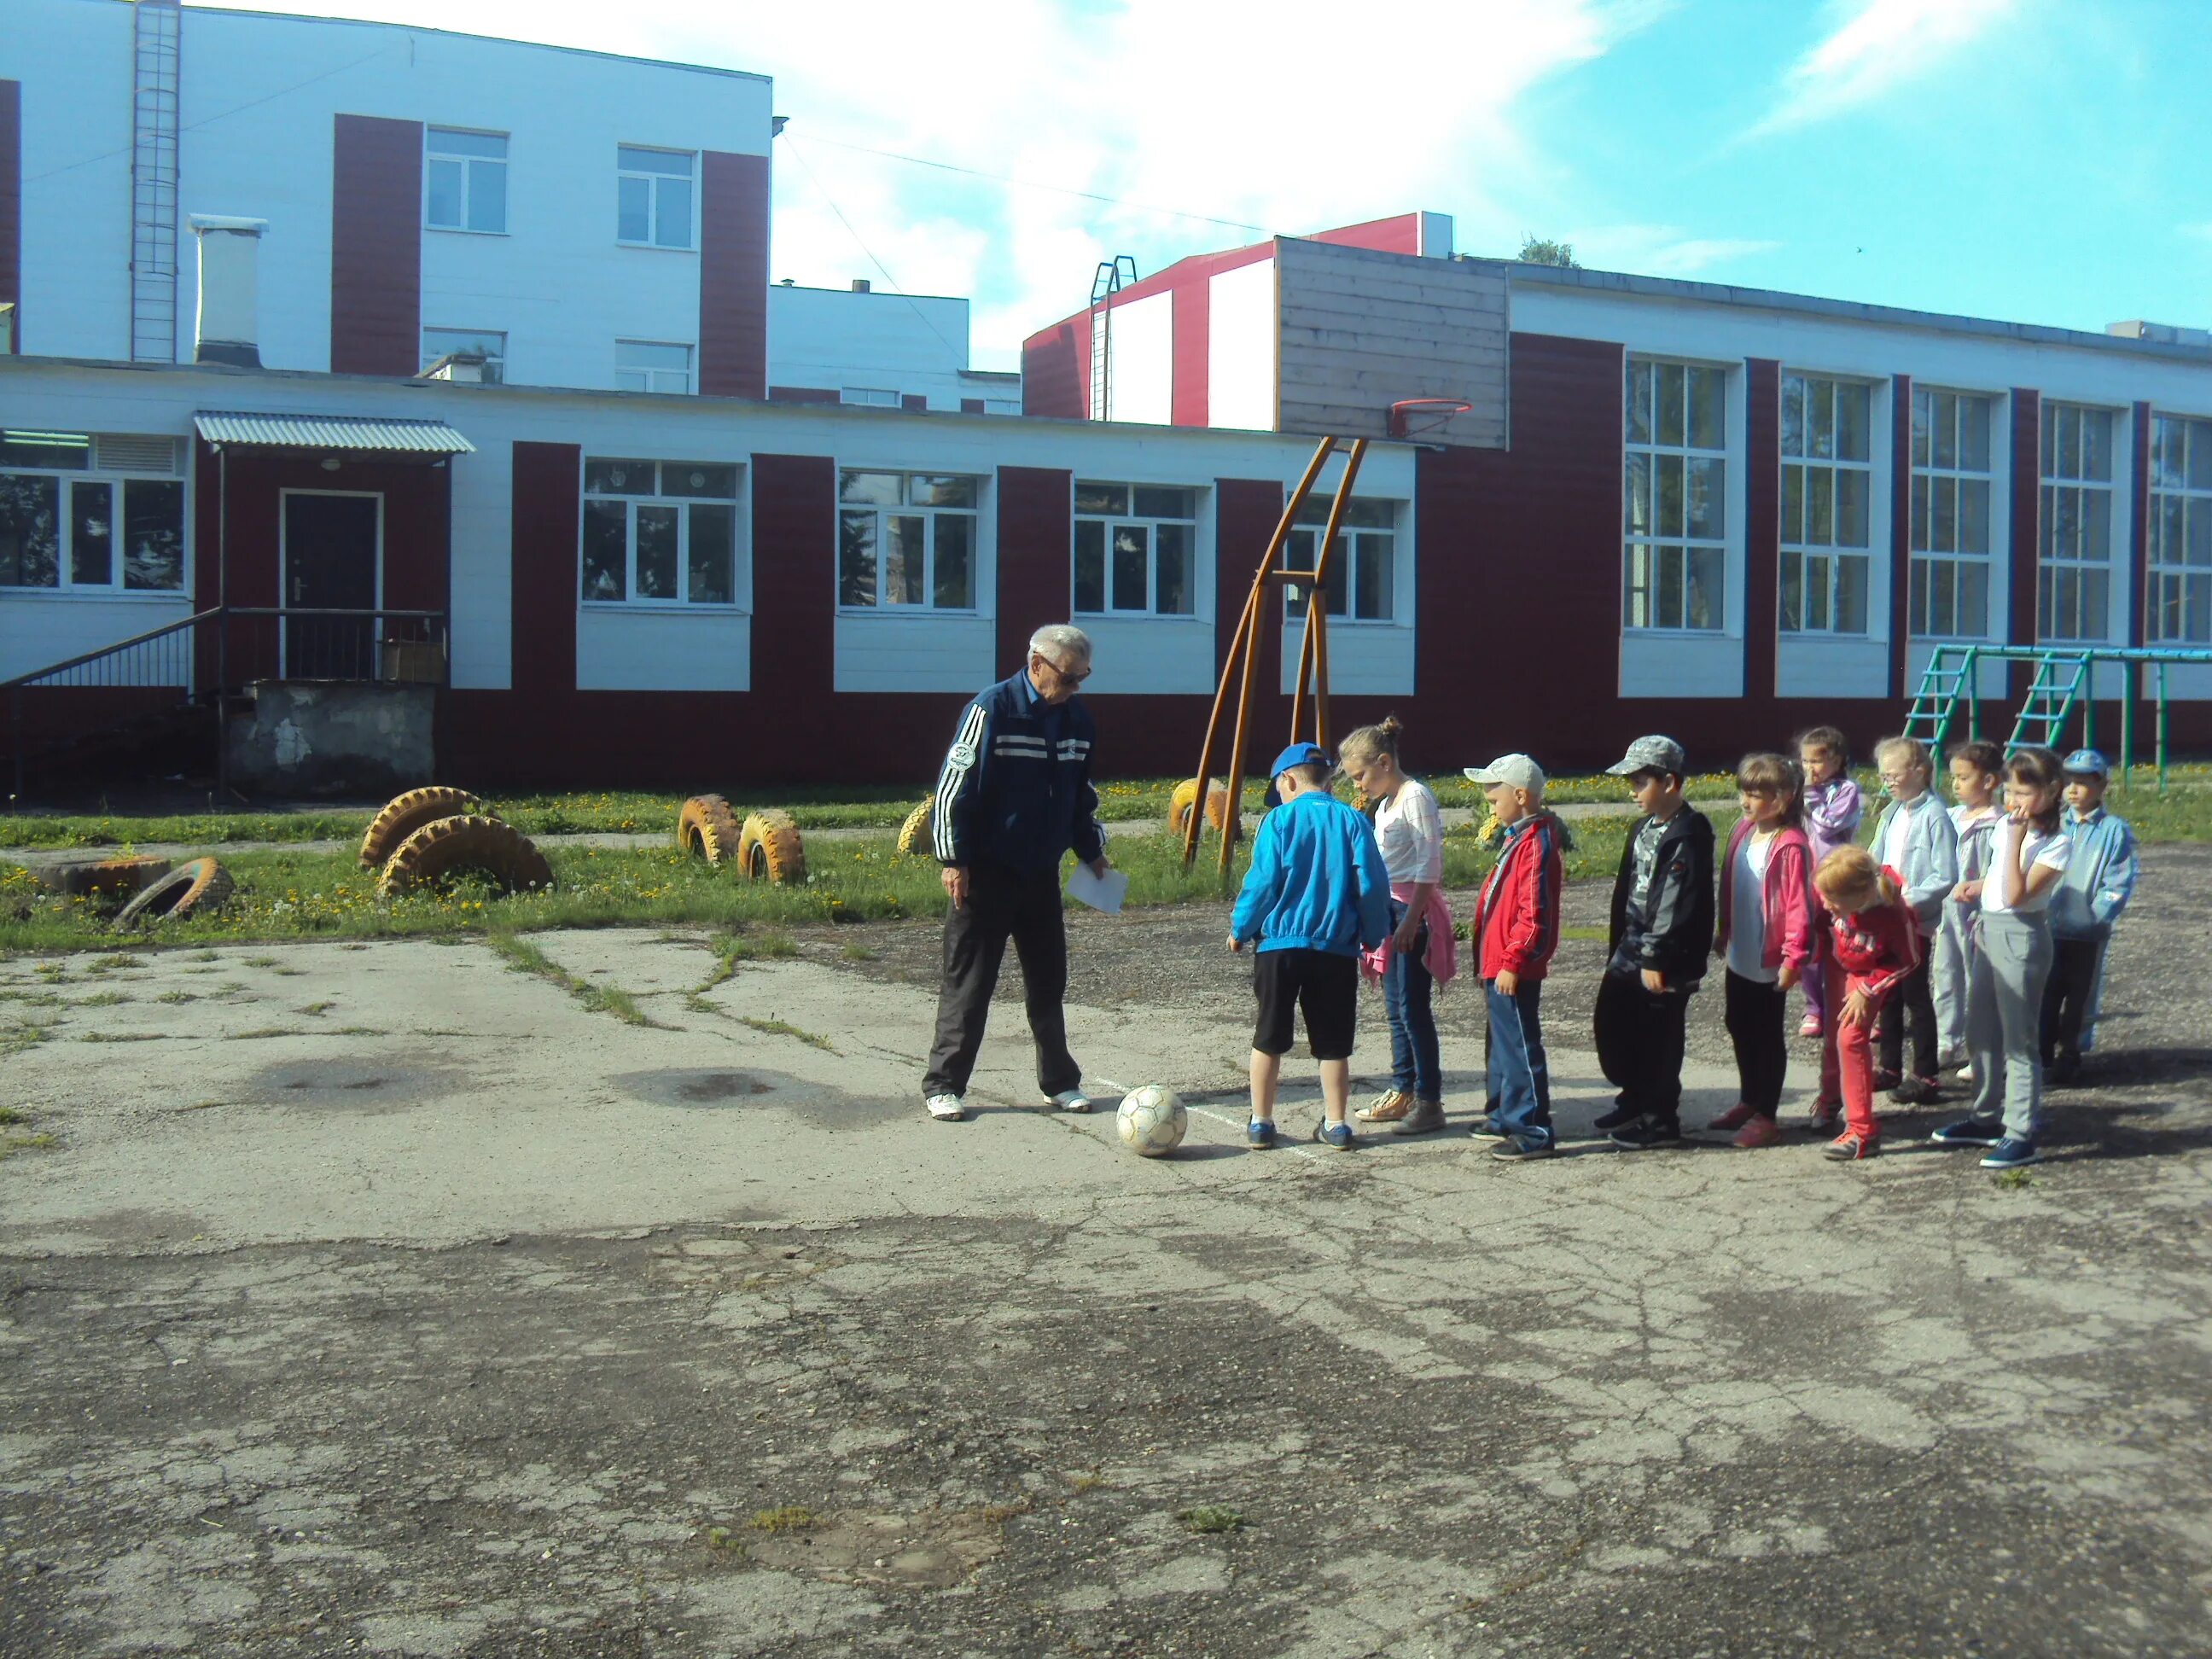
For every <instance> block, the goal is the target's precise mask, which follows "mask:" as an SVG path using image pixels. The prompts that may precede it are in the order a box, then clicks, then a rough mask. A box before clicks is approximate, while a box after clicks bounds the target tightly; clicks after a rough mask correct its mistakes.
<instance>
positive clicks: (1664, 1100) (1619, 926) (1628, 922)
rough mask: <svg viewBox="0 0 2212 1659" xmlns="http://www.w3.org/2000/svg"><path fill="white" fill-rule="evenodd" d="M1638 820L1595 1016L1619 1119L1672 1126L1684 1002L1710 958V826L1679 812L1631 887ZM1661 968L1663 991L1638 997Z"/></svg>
mask: <svg viewBox="0 0 2212 1659" xmlns="http://www.w3.org/2000/svg"><path fill="white" fill-rule="evenodd" d="M1649 822H1650V820H1649V819H1643V818H1639V819H1638V820H1637V824H1636V829H1632V830H1630V831H1629V835H1628V844H1627V845H1626V847H1624V848H1621V851H1620V876H1619V878H1617V879H1616V880H1615V881H1614V883H1613V925H1612V929H1611V939H1612V946H1613V955H1612V958H1611V959H1610V960H1609V961H1608V962H1607V963H1606V971H1605V977H1604V979H1603V980H1601V981H1599V984H1598V996H1597V1007H1596V1010H1595V1019H1594V1024H1595V1037H1596V1039H1597V1055H1598V1065H1599V1067H1600V1069H1601V1070H1602V1071H1603V1072H1604V1073H1605V1075H1606V1077H1607V1079H1608V1080H1609V1081H1610V1082H1611V1083H1612V1084H1613V1086H1614V1087H1615V1088H1617V1089H1618V1090H1620V1095H1619V1097H1618V1103H1619V1105H1620V1108H1621V1109H1623V1110H1624V1111H1626V1112H1629V1113H1632V1114H1636V1115H1643V1116H1645V1117H1649V1118H1653V1119H1657V1120H1662V1121H1666V1122H1668V1123H1672V1122H1674V1121H1676V1119H1677V1117H1678V1115H1679V1114H1680V1110H1681V1102H1682V1051H1683V1045H1684V1042H1685V1036H1686V1027H1687V1024H1688V1018H1689V1007H1690V998H1689V993H1690V992H1692V991H1694V990H1696V989H1697V988H1698V981H1699V980H1701V979H1703V978H1704V977H1705V963H1706V959H1707V958H1708V957H1710V956H1711V954H1712V949H1713V826H1712V824H1711V822H1710V821H1709V820H1708V819H1707V818H1706V817H1705V814H1704V813H1702V812H1700V811H1698V810H1697V809H1696V808H1695V807H1693V806H1685V807H1683V808H1682V810H1681V811H1679V812H1677V813H1675V815H1674V817H1672V818H1670V819H1668V822H1667V823H1666V826H1665V827H1664V828H1663V829H1662V830H1661V831H1660V836H1659V844H1658V847H1657V848H1656V849H1655V854H1654V857H1653V859H1652V861H1651V875H1650V880H1649V881H1648V882H1646V883H1645V884H1644V886H1643V888H1642V889H1641V890H1638V886H1637V881H1636V836H1637V832H1638V830H1640V829H1643V828H1644V824H1646V823H1649ZM1647 968H1653V969H1658V971H1659V972H1661V973H1662V974H1664V975H1666V976H1667V988H1666V990H1664V991H1662V992H1656V993H1655V992H1651V991H1647V990H1645V989H1644V983H1643V980H1642V977H1641V975H1642V973H1643V970H1644V969H1647Z"/></svg>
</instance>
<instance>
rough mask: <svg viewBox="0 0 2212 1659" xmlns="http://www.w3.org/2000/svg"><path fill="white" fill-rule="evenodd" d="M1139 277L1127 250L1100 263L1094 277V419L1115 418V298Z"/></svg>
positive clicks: (1092, 411) (1092, 337) (1108, 419)
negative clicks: (1113, 302) (1113, 301)
mask: <svg viewBox="0 0 2212 1659" xmlns="http://www.w3.org/2000/svg"><path fill="white" fill-rule="evenodd" d="M1136 280H1137V262H1136V260H1134V259H1133V258H1131V257H1130V256H1129V255H1127V254H1126V253H1117V254H1115V256H1114V257H1113V258H1110V259H1101V260H1100V261H1099V262H1098V271H1097V275H1096V276H1093V277H1092V278H1091V419H1092V420H1094V421H1110V420H1112V419H1113V418H1114V348H1113V338H1114V307H1113V305H1112V303H1111V301H1112V300H1113V297H1114V296H1115V295H1116V294H1119V293H1120V292H1121V290H1122V289H1124V288H1127V287H1128V286H1129V285H1130V284H1131V283H1134V282H1135V281H1136Z"/></svg>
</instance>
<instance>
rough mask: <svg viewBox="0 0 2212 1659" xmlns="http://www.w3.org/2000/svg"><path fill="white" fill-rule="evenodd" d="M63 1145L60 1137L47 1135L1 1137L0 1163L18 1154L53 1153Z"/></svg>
mask: <svg viewBox="0 0 2212 1659" xmlns="http://www.w3.org/2000/svg"><path fill="white" fill-rule="evenodd" d="M61 1144H62V1143H61V1139H60V1137H59V1136H57V1135H52V1134H46V1133H40V1134H34V1135H0V1162H5V1161H6V1160H7V1159H9V1158H13V1157H15V1154H16V1153H18V1152H51V1151H52V1149H53V1148H55V1147H57V1146H60V1145H61Z"/></svg>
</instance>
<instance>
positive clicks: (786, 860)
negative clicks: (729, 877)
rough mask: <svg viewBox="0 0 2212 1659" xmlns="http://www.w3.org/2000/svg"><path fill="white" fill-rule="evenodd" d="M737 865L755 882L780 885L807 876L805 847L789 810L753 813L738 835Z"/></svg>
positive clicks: (803, 879)
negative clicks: (769, 882)
mask: <svg viewBox="0 0 2212 1659" xmlns="http://www.w3.org/2000/svg"><path fill="white" fill-rule="evenodd" d="M738 868H739V869H740V870H742V871H744V872H745V874H746V875H747V876H748V877H750V878H751V879H753V880H755V881H772V882H775V884H777V885H778V886H781V887H790V886H795V885H797V884H800V883H803V882H804V881H805V879H806V846H805V842H802V841H800V840H799V826H798V825H797V824H796V823H793V822H792V818H791V814H790V813H788V812H751V813H748V814H747V815H746V817H745V827H744V829H743V830H742V831H741V832H739V834H738Z"/></svg>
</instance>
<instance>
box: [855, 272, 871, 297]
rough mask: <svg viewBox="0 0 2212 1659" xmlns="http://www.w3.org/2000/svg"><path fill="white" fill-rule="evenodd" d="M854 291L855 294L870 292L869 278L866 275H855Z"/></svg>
mask: <svg viewBox="0 0 2212 1659" xmlns="http://www.w3.org/2000/svg"><path fill="white" fill-rule="evenodd" d="M853 292H854V293H855V294H866V292H868V279H867V278H866V277H865V276H855V277H854V278H853Z"/></svg>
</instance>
